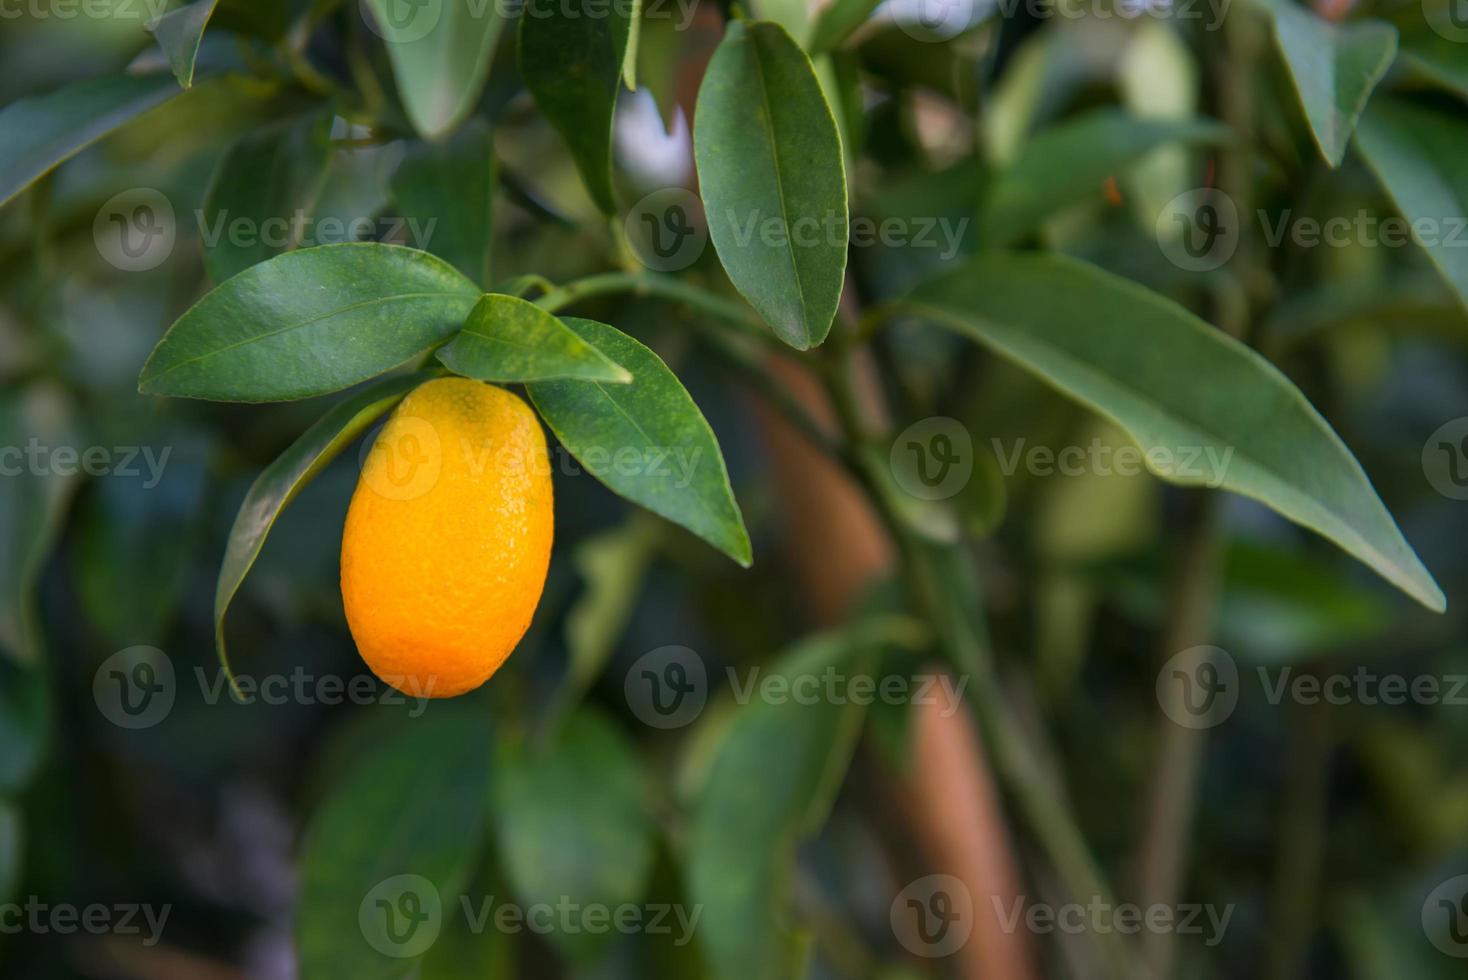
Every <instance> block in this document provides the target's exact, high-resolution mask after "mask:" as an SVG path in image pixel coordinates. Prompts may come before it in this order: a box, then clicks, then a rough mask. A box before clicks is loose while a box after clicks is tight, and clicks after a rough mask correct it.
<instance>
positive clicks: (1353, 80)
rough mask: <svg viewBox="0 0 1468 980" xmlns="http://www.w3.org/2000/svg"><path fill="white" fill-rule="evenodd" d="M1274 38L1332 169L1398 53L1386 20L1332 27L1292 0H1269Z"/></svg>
mask: <svg viewBox="0 0 1468 980" xmlns="http://www.w3.org/2000/svg"><path fill="white" fill-rule="evenodd" d="M1262 5H1263V6H1264V7H1265V8H1266V9H1268V10H1269V11H1270V12H1271V13H1272V14H1273V17H1274V36H1275V40H1276V41H1278V42H1279V49H1280V51H1281V53H1283V54H1284V59H1285V64H1286V65H1288V66H1289V69H1290V77H1291V78H1293V79H1294V82H1295V91H1296V92H1297V93H1298V94H1299V96H1300V104H1301V106H1303V107H1304V109H1305V117H1306V118H1307V119H1308V120H1309V121H1310V131H1311V132H1312V133H1314V134H1315V143H1316V145H1318V146H1319V147H1320V153H1321V155H1322V156H1323V157H1325V161H1326V162H1327V163H1329V164H1330V165H1331V166H1332V167H1335V166H1339V165H1340V162H1341V159H1342V158H1343V157H1344V156H1345V155H1346V145H1347V144H1348V143H1349V142H1350V140H1351V132H1352V131H1353V130H1354V129H1355V128H1356V120H1357V119H1358V118H1360V115H1361V110H1362V109H1363V108H1365V107H1366V100H1367V99H1369V98H1371V92H1372V90H1373V89H1375V88H1376V83H1377V82H1379V81H1381V79H1382V76H1383V75H1385V74H1386V70H1387V69H1388V68H1389V67H1391V63H1392V59H1393V58H1395V57H1396V53H1397V29H1396V28H1395V27H1393V26H1392V25H1391V24H1388V23H1386V22H1385V21H1379V20H1362V21H1352V22H1349V23H1344V24H1336V23H1332V22H1330V21H1327V20H1325V19H1324V18H1322V17H1319V16H1317V15H1316V14H1315V13H1313V12H1312V11H1310V10H1309V9H1308V8H1307V7H1304V6H1301V5H1298V4H1296V3H1294V2H1293V0H1267V2H1263V3H1262Z"/></svg>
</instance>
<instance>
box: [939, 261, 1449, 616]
mask: <svg viewBox="0 0 1468 980" xmlns="http://www.w3.org/2000/svg"><path fill="white" fill-rule="evenodd" d="M910 300H911V302H912V304H913V305H914V307H915V308H916V309H917V310H918V311H919V312H921V313H922V314H923V315H925V316H930V317H932V318H933V319H935V320H937V321H938V322H940V323H942V324H944V325H945V326H948V327H950V328H952V329H954V330H956V331H958V332H959V333H961V334H963V335H964V336H967V337H971V338H972V339H974V340H977V341H979V342H980V343H983V344H984V345H986V346H988V347H990V348H992V349H993V350H994V351H996V352H997V353H999V354H1001V355H1003V356H1005V357H1007V358H1009V359H1010V360H1013V361H1014V362H1015V363H1017V364H1019V365H1020V366H1021V367H1024V368H1026V369H1028V370H1029V371H1032V372H1034V373H1035V374H1036V375H1038V376H1039V377H1040V378H1041V379H1042V380H1044V381H1046V382H1047V383H1049V384H1051V385H1053V386H1054V387H1055V388H1056V389H1057V390H1059V391H1061V392H1062V393H1064V394H1066V395H1069V396H1070V397H1072V398H1074V399H1076V400H1077V401H1079V402H1081V403H1082V404H1084V405H1087V406H1089V407H1091V408H1093V409H1095V410H1096V411H1097V412H1100V413H1101V414H1102V415H1104V416H1106V417H1107V418H1109V419H1111V420H1112V421H1113V422H1115V423H1116V424H1117V425H1119V426H1121V427H1122V428H1123V429H1125V430H1126V431H1127V433H1128V435H1130V436H1131V437H1132V438H1133V439H1134V440H1136V441H1137V443H1138V444H1139V445H1140V446H1141V447H1142V448H1143V449H1144V450H1146V451H1147V453H1148V455H1147V456H1146V464H1147V466H1148V468H1149V469H1150V470H1151V471H1152V472H1154V473H1155V474H1157V475H1158V476H1160V477H1162V478H1163V479H1165V480H1168V481H1169V482H1173V483H1178V484H1182V485H1184V486H1213V487H1222V488H1223V489H1227V490H1233V491H1234V492H1236V493H1241V494H1243V495H1245V496H1247V497H1252V498H1254V499H1255V500H1258V501H1260V502H1261V503H1264V504H1266V505H1268V506H1269V507H1272V508H1274V509H1275V510H1276V511H1278V512H1279V513H1281V514H1283V515H1284V516H1285V517H1288V518H1289V519H1290V520H1292V521H1295V522H1296V523H1298V524H1300V525H1302V526H1304V527H1307V528H1310V529H1311V530H1314V531H1316V532H1318V533H1320V534H1322V535H1324V536H1325V537H1327V538H1329V539H1330V540H1332V541H1334V542H1336V543H1337V544H1339V545H1340V546H1341V547H1342V548H1344V549H1345V550H1346V551H1347V552H1349V553H1350V554H1351V555H1353V556H1354V557H1356V558H1358V559H1359V560H1361V561H1362V562H1364V563H1365V564H1367V565H1368V566H1370V567H1371V568H1373V569H1375V570H1376V571H1377V572H1378V573H1379V574H1381V575H1382V576H1383V577H1384V578H1386V579H1387V580H1388V581H1390V582H1391V583H1392V584H1394V585H1396V586H1397V587H1398V588H1400V589H1401V590H1402V591H1404V592H1406V593H1407V594H1408V595H1410V596H1412V597H1413V598H1414V599H1417V600H1418V601H1419V602H1421V603H1422V604H1423V605H1425V606H1427V607H1428V608H1430V609H1434V610H1438V611H1441V610H1442V609H1443V608H1444V606H1445V603H1446V600H1445V599H1444V597H1443V594H1442V590H1441V589H1439V588H1438V586H1437V583H1436V582H1434V581H1433V579H1432V575H1431V574H1430V573H1429V572H1428V571H1427V569H1426V568H1424V567H1423V566H1422V562H1421V561H1419V560H1418V558H1417V555H1416V553H1415V552H1413V550H1412V547H1411V545H1409V544H1408V543H1407V542H1406V540H1405V539H1404V538H1403V537H1402V533H1401V531H1399V530H1398V529H1397V525H1396V522H1394V521H1393V520H1392V517H1391V514H1389V513H1388V512H1387V509H1386V507H1384V506H1383V505H1382V503H1381V500H1380V499H1379V498H1378V497H1377V495H1376V491H1375V490H1373V489H1372V487H1371V481H1370V480H1368V479H1367V477H1366V474H1365V473H1364V472H1363V471H1362V469H1361V464H1360V463H1358V462H1357V461H1356V458H1355V457H1354V456H1352V455H1351V452H1350V450H1349V449H1347V448H1346V446H1345V444H1344V443H1342V442H1341V439H1340V437H1339V436H1338V435H1336V434H1335V432H1334V431H1333V430H1332V429H1331V428H1330V426H1329V424H1327V423H1326V421H1325V419H1323V418H1321V416H1320V413H1319V412H1317V411H1315V409H1314V408H1313V407H1311V405H1310V403H1309V402H1308V401H1306V400H1305V396H1304V395H1302V394H1301V393H1300V391H1299V389H1297V388H1296V387H1295V386H1294V385H1293V384H1291V383H1290V381H1289V379H1288V378H1286V377H1285V376H1284V375H1283V374H1281V373H1280V371H1279V370H1278V369H1277V368H1275V367H1274V366H1273V365H1272V364H1270V363H1269V362H1268V361H1266V360H1265V359H1264V358H1262V357H1260V356H1259V355H1258V354H1257V353H1255V352H1254V351H1253V350H1252V349H1250V348H1249V347H1246V346H1244V345H1243V344H1240V343H1239V342H1237V341H1235V340H1233V339H1231V338H1230V337H1228V336H1227V335H1225V334H1224V333H1223V332H1222V331H1219V330H1216V329H1214V328H1213V327H1211V326H1209V325H1208V324H1206V323H1204V322H1203V321H1202V320H1199V319H1198V318H1197V317H1195V316H1193V315H1192V314H1191V313H1189V312H1188V311H1187V310H1185V309H1183V308H1182V307H1180V306H1178V305H1176V304H1175V303H1173V302H1171V301H1170V300H1167V299H1164V298H1163V297H1161V296H1158V295H1157V294H1155V293H1152V292H1149V291H1148V290H1146V289H1144V288H1142V287H1141V286H1138V285H1136V284H1134V283H1131V282H1129V281H1127V280H1125V279H1121V278H1118V277H1116V276H1113V275H1111V274H1109V273H1106V272H1102V271H1101V270H1099V269H1096V268H1095V267H1093V266H1090V265H1087V264H1085V263H1083V262H1080V261H1077V260H1075V259H1070V258H1063V257H1060V256H1054V255H1023V254H1005V253H990V254H987V255H983V256H980V257H979V258H977V259H976V260H974V261H973V262H971V263H969V264H968V265H967V266H964V267H962V268H960V269H957V270H954V271H953V272H951V273H948V274H945V275H943V276H941V277H939V278H938V279H935V280H932V281H930V282H928V283H926V284H925V285H923V286H920V287H918V289H917V290H915V291H914V293H913V294H912V296H911V297H910Z"/></svg>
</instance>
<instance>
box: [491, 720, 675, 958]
mask: <svg viewBox="0 0 1468 980" xmlns="http://www.w3.org/2000/svg"><path fill="white" fill-rule="evenodd" d="M494 810H495V816H496V829H497V831H498V833H497V840H498V842H499V854H500V861H501V863H502V864H503V865H504V869H505V873H506V874H507V875H508V876H509V880H510V885H511V887H512V890H513V891H514V893H515V896H516V897H517V898H518V899H519V900H520V901H521V902H522V903H523V904H525V905H527V906H529V905H536V904H540V903H546V904H549V905H552V906H554V905H557V904H558V903H561V902H569V903H571V904H572V905H576V906H580V907H581V908H583V909H584V908H586V907H588V906H599V907H602V908H606V909H613V910H615V909H616V908H617V907H618V906H621V905H627V904H633V903H636V902H638V901H640V900H641V898H642V895H643V890H644V889H645V888H646V887H647V877H648V873H649V872H650V871H651V870H652V859H653V827H652V822H651V820H650V819H649V817H648V812H647V807H646V803H645V801H644V799H643V789H642V777H641V774H640V773H639V771H638V767H637V757H636V755H635V754H634V750H633V748H632V746H631V744H630V743H629V741H628V739H627V737H626V735H625V734H623V733H622V732H621V731H620V730H619V729H618V728H617V727H616V726H615V725H613V724H611V723H610V722H608V721H607V720H606V719H604V718H602V717H601V716H600V715H598V714H595V713H593V712H591V711H580V712H577V713H576V714H575V715H572V716H571V717H570V718H569V719H567V721H566V724H565V726H564V728H562V729H561V731H560V732H559V733H558V734H557V736H556V738H555V741H554V743H553V744H551V745H550V746H548V747H547V748H546V749H545V750H543V751H536V750H535V749H534V748H533V747H531V746H527V745H524V744H517V745H509V746H506V747H505V748H504V750H503V751H501V753H500V755H499V758H498V761H497V764H496V768H495V778H494ZM614 936H615V933H610V934H608V933H600V934H597V933H593V932H591V931H590V930H588V929H586V928H584V925H583V924H582V923H578V922H575V921H574V920H573V921H572V922H571V923H569V928H567V929H566V930H564V931H563V930H561V929H555V930H553V931H551V932H549V933H548V934H547V936H546V937H545V938H546V939H548V940H549V941H550V942H551V943H553V944H554V945H555V946H556V947H557V948H558V949H560V950H561V951H562V952H563V953H564V954H566V955H567V956H568V957H570V958H572V959H574V960H581V961H585V960H587V959H589V958H591V957H593V956H595V954H596V953H598V952H600V951H601V950H603V949H604V948H605V945H606V941H607V940H608V939H610V938H613V937H614Z"/></svg>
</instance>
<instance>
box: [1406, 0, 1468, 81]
mask: <svg viewBox="0 0 1468 980" xmlns="http://www.w3.org/2000/svg"><path fill="white" fill-rule="evenodd" d="M1456 2H1457V0H1446V2H1445V3H1444V9H1446V7H1447V5H1448V4H1453V3H1456ZM1458 30H1462V31H1463V40H1468V29H1464V28H1459V29H1458ZM1463 40H1459V41H1452V40H1449V39H1448V38H1446V37H1442V36H1440V35H1438V34H1435V33H1432V32H1424V33H1423V34H1422V35H1419V36H1417V37H1413V38H1411V39H1408V38H1406V37H1403V38H1402V62H1403V63H1404V64H1405V65H1407V66H1409V67H1411V68H1412V69H1415V71H1416V72H1417V73H1418V74H1420V75H1422V76H1424V77H1425V78H1427V79H1428V80H1430V81H1431V82H1432V83H1433V84H1435V85H1438V86H1441V87H1442V88H1444V89H1447V90H1448V91H1450V92H1453V93H1456V94H1457V95H1458V96H1460V97H1461V98H1465V99H1468V44H1464V43H1463Z"/></svg>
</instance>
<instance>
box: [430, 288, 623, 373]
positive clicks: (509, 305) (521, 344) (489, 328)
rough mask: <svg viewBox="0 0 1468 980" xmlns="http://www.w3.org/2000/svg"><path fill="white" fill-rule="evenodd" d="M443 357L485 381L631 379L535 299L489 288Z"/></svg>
mask: <svg viewBox="0 0 1468 980" xmlns="http://www.w3.org/2000/svg"><path fill="white" fill-rule="evenodd" d="M438 359H439V360H440V361H442V362H443V364H444V366H445V367H447V368H448V369H449V370H450V371H453V372H454V373H455V374H462V375H463V376H464V377H466V378H478V379H479V380H480V381H500V382H508V381H548V380H552V379H557V378H577V379H580V380H582V381H606V382H610V383H612V384H626V383H627V382H629V381H631V380H632V375H630V374H628V373H627V371H626V369H625V368H622V367H619V366H618V365H617V364H616V363H615V362H613V361H612V360H611V359H610V358H608V357H607V356H606V355H605V354H603V353H602V352H601V351H599V350H597V349H596V348H595V347H593V346H592V345H591V344H589V343H587V342H586V341H585V340H583V339H582V338H581V336H580V335H579V334H577V333H576V332H575V331H574V330H572V329H571V328H570V327H568V326H566V325H565V324H564V323H562V322H561V321H560V320H558V319H556V318H555V317H554V316H552V315H551V314H549V313H547V312H546V311H545V310H542V309H541V308H540V307H538V306H536V305H535V304H534V303H530V302H527V301H525V300H523V299H520V298H518V297H515V296H507V295H505V294H503V293H486V294H485V295H484V296H482V297H481V298H480V300H479V302H478V303H477V304H476V305H475V307H474V310H473V312H471V313H470V314H469V319H468V320H467V321H466V322H465V323H464V329H463V330H461V331H460V332H459V333H458V334H457V335H456V336H455V337H454V339H453V340H451V341H449V342H448V343H447V344H446V345H444V346H443V347H442V348H440V349H439V352H438Z"/></svg>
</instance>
